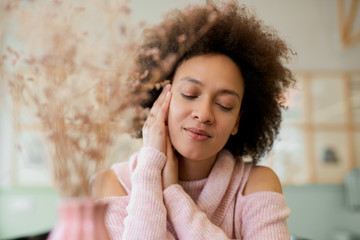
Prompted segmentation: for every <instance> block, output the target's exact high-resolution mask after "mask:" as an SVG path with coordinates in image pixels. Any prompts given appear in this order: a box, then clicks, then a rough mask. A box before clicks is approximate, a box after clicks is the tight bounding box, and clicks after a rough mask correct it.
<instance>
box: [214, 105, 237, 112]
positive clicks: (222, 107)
mask: <svg viewBox="0 0 360 240" xmlns="http://www.w3.org/2000/svg"><path fill="white" fill-rule="evenodd" d="M217 105H218V106H219V107H220V108H221V109H222V110H224V111H226V112H230V111H231V110H232V109H233V108H229V107H224V106H223V105H221V104H217Z"/></svg>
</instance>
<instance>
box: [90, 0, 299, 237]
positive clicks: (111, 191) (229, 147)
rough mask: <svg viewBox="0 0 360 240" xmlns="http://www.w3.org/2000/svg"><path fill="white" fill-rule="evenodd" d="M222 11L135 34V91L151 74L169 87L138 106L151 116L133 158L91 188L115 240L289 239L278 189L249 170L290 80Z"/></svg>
mask: <svg viewBox="0 0 360 240" xmlns="http://www.w3.org/2000/svg"><path fill="white" fill-rule="evenodd" d="M223 9H224V8H223ZM223 9H220V8H216V7H215V6H211V7H209V6H205V7H198V8H189V9H185V10H183V11H175V12H173V13H172V15H169V16H168V18H167V19H165V20H164V21H163V23H162V24H161V25H160V28H159V27H157V28H153V29H150V30H148V31H147V32H146V34H145V39H146V40H145V42H144V43H143V45H142V48H141V49H140V51H139V56H138V58H137V64H138V71H139V72H140V73H142V72H147V74H142V79H141V84H143V85H144V84H146V83H148V82H150V81H153V79H154V78H155V77H156V76H160V77H158V80H157V81H158V82H160V81H163V80H165V79H169V80H170V83H171V84H168V85H166V86H165V87H164V88H163V89H162V91H161V94H160V95H159V96H158V91H157V90H156V89H155V90H153V91H152V92H151V96H152V97H151V99H150V100H148V101H146V102H143V103H142V105H143V106H145V107H147V106H148V107H151V110H150V113H149V117H148V118H147V120H146V122H145V123H144V124H143V126H142V125H141V123H140V124H138V125H137V126H140V127H142V136H143V147H142V148H141V150H140V152H139V153H137V154H134V155H133V156H132V157H131V159H130V161H129V162H123V163H118V164H115V165H114V166H113V167H112V169H110V170H106V171H103V172H101V173H99V174H98V175H97V177H96V180H95V181H94V184H93V195H94V197H95V198H97V199H99V200H98V201H101V202H106V203H109V208H108V212H107V217H106V223H107V226H108V229H109V231H110V234H111V235H112V237H113V238H115V239H121V238H123V239H234V238H235V239H247V240H249V239H289V238H290V235H289V233H288V230H287V227H286V218H287V217H288V216H289V209H288V207H287V206H286V203H285V200H284V197H283V195H282V194H281V185H280V182H279V180H278V178H277V176H276V174H275V173H274V172H273V171H272V170H270V169H269V168H266V167H260V166H256V163H257V162H258V160H259V158H260V157H261V156H263V155H264V154H265V153H266V152H267V151H269V150H270V149H271V147H272V144H273V141H274V139H275V137H276V135H277V134H278V129H279V126H280V122H281V103H282V101H283V98H282V96H283V92H284V90H286V88H287V87H288V86H289V85H290V84H291V83H292V82H294V80H293V76H292V74H291V72H290V71H289V70H288V69H287V68H286V67H285V66H284V64H283V60H284V59H285V60H286V59H287V58H288V53H289V51H290V50H289V48H288V47H287V46H286V44H285V43H284V42H283V41H282V40H281V39H279V38H278V36H277V35H276V33H275V32H274V31H273V30H272V29H271V28H268V27H266V26H263V24H262V23H261V21H259V20H257V19H256V18H255V17H254V16H253V15H251V14H250V13H249V12H248V11H247V10H246V8H245V7H239V6H237V5H231V6H230V7H229V8H227V9H226V10H223ZM214 13H215V14H216V15H214ZM214 16H215V17H214ZM207 24H209V25H211V26H208V28H207V29H206V31H203V30H204V28H203V27H204V26H207ZM159 29H161V30H159ZM198 32H200V34H199V35H196V34H197V33H198ZM191 36H196V37H191ZM184 38H185V39H186V38H187V42H186V41H184ZM184 42H185V43H184ZM189 42H190V43H191V44H189ZM184 46H185V47H184ZM151 49H153V50H154V49H156V50H157V51H153V52H155V53H156V54H149V50H151ZM158 50H159V51H158ZM174 52H175V53H177V58H176V60H175V64H174V65H171V67H169V66H167V67H162V66H164V61H161V60H159V59H167V60H168V59H169V58H166V56H169V54H170V53H174ZM161 67H162V68H161ZM159 69H162V70H163V72H162V73H165V74H160V75H159V74H158V72H159V71H158V70H159ZM146 70H148V71H146ZM141 84H140V85H141ZM155 99H156V101H155V102H154V100H155ZM245 156H246V157H249V158H251V159H252V163H245V162H244V161H243V157H245Z"/></svg>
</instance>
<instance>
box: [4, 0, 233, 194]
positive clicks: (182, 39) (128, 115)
mask: <svg viewBox="0 0 360 240" xmlns="http://www.w3.org/2000/svg"><path fill="white" fill-rule="evenodd" d="M0 7H1V9H0V11H1V13H0V15H1V16H0V18H1V19H0V20H1V31H0V41H1V42H0V44H1V45H0V47H2V49H1V59H0V71H1V75H2V80H5V81H6V82H8V84H9V86H10V90H11V95H12V99H13V101H20V102H21V103H22V104H25V105H26V106H28V107H29V109H30V110H31V111H32V112H33V113H34V115H35V116H36V117H37V118H39V119H40V120H41V124H42V127H43V130H44V132H45V134H46V136H47V137H48V139H49V140H50V141H49V149H50V150H51V151H50V152H51V161H50V166H51V169H52V175H53V178H54V184H55V186H56V188H57V189H58V191H59V193H60V195H62V196H64V197H78V196H87V195H89V194H90V192H89V180H90V179H91V177H92V176H93V175H94V174H95V173H96V172H97V171H99V170H101V169H102V168H104V164H105V161H106V159H108V158H109V153H110V152H111V150H112V148H113V146H114V143H115V142H116V138H117V137H118V136H119V135H120V134H121V133H132V131H133V129H132V127H134V121H135V120H134V119H136V121H139V120H140V124H141V121H142V122H143V121H144V120H145V119H146V114H147V111H144V109H142V108H141V107H138V104H139V103H141V102H143V101H144V99H146V98H148V91H149V90H151V89H153V88H159V87H160V86H161V85H162V84H163V83H164V82H163V81H164V76H166V75H167V74H168V73H169V72H170V71H171V69H172V68H173V65H174V63H175V62H176V61H177V60H178V59H179V58H180V57H181V56H182V55H183V54H184V52H185V51H186V49H188V48H189V47H191V45H192V44H194V43H195V42H196V40H197V39H199V38H200V37H201V36H202V34H205V33H206V31H208V29H210V28H211V26H212V24H213V23H214V22H215V21H216V18H217V13H215V12H214V13H213V14H212V13H211V7H210V8H209V21H208V23H206V24H205V25H204V27H203V28H201V31H199V32H197V33H195V32H194V34H192V35H191V36H186V35H180V36H178V43H179V45H180V47H179V50H178V52H174V53H170V54H168V55H167V56H162V58H160V57H159V56H161V55H162V54H160V52H159V51H160V50H159V49H148V50H146V51H145V52H140V53H139V52H137V46H136V43H138V42H139V35H140V32H141V30H142V28H143V25H144V24H137V25H134V24H132V23H131V21H130V19H131V18H130V14H131V9H129V7H128V0H123V1H120V0H119V1H114V0H88V1H86V4H85V3H83V2H82V1H71V0H49V1H42V0H39V1H35V0H32V1H31V0H29V1H20V0H5V1H1V3H0ZM223 11H226V9H225V8H224V9H223ZM189 17H191V10H189ZM169 24H170V25H171V23H169ZM159 31H162V29H159ZM164 44H167V42H166V39H164ZM137 54H144V55H148V56H151V58H152V59H153V60H154V61H157V62H158V63H159V64H158V66H159V67H157V68H156V69H145V70H144V69H135V68H134V66H133V64H134V61H135V59H134V57H135V56H136V55H137ZM130 73H131V74H130ZM129 76H131V77H129ZM148 76H151V78H150V79H149V78H148ZM144 79H148V80H146V81H143V80H144ZM136 121H135V122H136Z"/></svg>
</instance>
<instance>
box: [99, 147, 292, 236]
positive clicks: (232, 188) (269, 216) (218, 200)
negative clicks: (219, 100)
mask: <svg viewBox="0 0 360 240" xmlns="http://www.w3.org/2000/svg"><path fill="white" fill-rule="evenodd" d="M165 161H166V157H165V155H164V154H163V153H161V152H159V151H157V150H155V149H153V148H149V147H143V148H142V149H141V150H140V152H139V153H138V154H135V155H133V157H132V158H131V159H130V161H129V162H123V163H118V164H115V165H114V166H113V167H112V169H113V170H114V171H115V173H116V175H117V176H118V179H119V181H120V182H121V184H122V185H123V186H124V189H125V190H126V192H127V193H128V196H123V197H115V196H114V197H105V198H102V199H99V200H98V201H101V202H106V203H108V204H109V208H108V211H107V214H106V219H105V221H106V225H107V227H108V230H109V232H110V235H111V236H112V238H113V239H160V240H161V239H186V240H187V239H244V240H255V239H257V240H260V239H261V240H266V239H271V240H275V239H286V240H288V239H290V235H289V233H288V230H287V226H286V218H287V217H288V216H289V214H290V211H289V209H288V207H287V205H286V203H285V199H284V197H283V195H282V194H279V193H275V192H256V193H252V194H249V195H246V196H243V195H242V191H243V189H244V186H245V184H246V182H247V179H248V176H249V172H250V169H251V164H245V163H243V162H242V161H241V159H234V157H233V156H232V155H231V153H230V152H228V151H227V150H223V151H222V152H220V154H219V156H218V159H217V160H216V162H215V164H214V166H213V168H212V170H211V173H210V175H209V176H208V178H206V179H202V180H198V181H180V182H179V184H174V185H171V186H170V187H168V188H167V189H166V190H165V191H163V190H162V182H161V171H162V168H163V166H164V164H165Z"/></svg>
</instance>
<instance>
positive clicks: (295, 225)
mask: <svg viewBox="0 0 360 240" xmlns="http://www.w3.org/2000/svg"><path fill="white" fill-rule="evenodd" d="M284 195H285V198H286V202H287V203H288V205H289V207H290V209H291V216H290V218H289V219H288V226H289V229H290V230H291V233H292V234H293V235H294V236H299V237H303V238H306V239H313V240H332V239H334V240H335V239H344V240H345V239H350V238H345V237H346V236H347V235H349V234H353V235H355V234H356V235H357V236H358V237H359V238H354V239H360V228H359V227H360V225H359V223H360V211H358V212H354V211H352V210H349V209H347V208H346V207H345V195H344V187H343V185H337V184H311V185H304V186H286V187H284ZM340 236H342V237H343V238H340ZM336 237H338V238H336Z"/></svg>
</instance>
